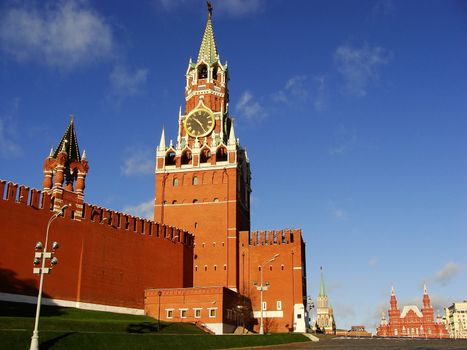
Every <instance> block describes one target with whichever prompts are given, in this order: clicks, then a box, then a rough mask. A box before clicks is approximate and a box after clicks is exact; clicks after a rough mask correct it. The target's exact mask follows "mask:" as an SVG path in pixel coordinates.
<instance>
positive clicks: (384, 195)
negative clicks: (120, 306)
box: [0, 0, 467, 329]
mask: <svg viewBox="0 0 467 350" xmlns="http://www.w3.org/2000/svg"><path fill="white" fill-rule="evenodd" d="M213 3H214V17H213V22H214V32H215V36H216V41H217V46H218V49H219V52H220V56H221V60H222V61H225V60H227V61H228V63H229V69H230V74H231V81H230V96H231V104H230V106H231V111H232V115H233V116H234V117H235V119H236V134H237V136H238V137H239V138H240V141H241V144H242V145H244V146H246V147H247V149H248V152H249V157H250V161H251V168H252V176H253V182H252V186H253V192H252V228H253V229H282V228H291V227H293V228H302V230H303V234H304V238H305V240H306V242H307V264H308V278H309V282H308V293H309V294H310V295H312V296H313V297H314V298H316V295H317V293H318V282H319V276H318V274H319V266H321V265H322V266H323V267H324V272H325V279H326V282H327V291H328V294H329V298H330V301H331V303H332V305H333V307H334V309H335V316H336V321H337V325H338V327H339V328H348V327H350V326H351V325H355V324H364V325H366V326H367V327H368V328H370V329H372V327H374V326H375V324H376V323H377V322H378V321H379V314H380V312H381V310H382V309H383V308H384V309H386V308H387V306H388V302H389V292H390V288H391V285H394V286H395V288H396V293H397V296H398V298H399V300H400V301H401V303H403V302H411V303H417V304H419V305H420V304H421V297H422V292H423V290H422V284H423V281H426V282H427V283H428V288H429V291H430V293H431V296H432V300H433V302H434V304H435V308H436V309H437V308H439V307H440V306H448V305H449V304H450V303H451V302H453V301H459V300H464V299H467V273H466V264H467V261H466V260H467V259H466V247H467V238H466V237H467V234H466V233H467V196H466V194H467V193H466V190H467V164H466V160H467V158H466V155H465V150H466V149H467V138H466V132H467V118H466V111H467V97H466V95H467V80H466V78H467V77H466V73H467V72H466V70H467V68H466V67H467V66H466V63H465V62H467V41H466V38H467V4H466V3H465V2H462V1H389V0H387V1H304V0H303V1H294V2H290V1H280V0H271V1H265V0H251V1H246V0H223V1H220V0H218V1H214V2H213ZM205 21H206V9H205V2H204V1H195V0H172V1H168V0H154V1H138V2H136V3H134V4H131V5H130V4H129V3H128V2H126V1H112V2H88V1H78V0H76V1H71V0H66V1H59V2H52V1H36V2H33V1H2V3H1V4H0V158H1V164H2V166H1V172H0V177H1V178H3V179H7V180H11V181H14V182H17V183H20V184H27V185H29V186H31V187H36V188H40V187H41V183H42V164H43V160H44V158H45V157H46V156H47V155H48V153H49V150H50V147H52V146H54V147H56V145H57V143H58V141H59V139H60V138H61V136H62V134H63V132H64V130H65V128H66V126H67V124H68V121H69V115H70V113H74V114H75V125H76V129H77V133H78V140H79V144H80V148H81V150H83V149H85V150H86V154H87V157H88V160H89V163H90V172H89V175H88V178H87V188H86V193H85V198H86V201H87V202H89V203H93V204H99V205H102V206H104V207H108V208H112V209H116V210H124V211H130V212H132V213H136V214H139V215H148V213H150V212H151V209H152V207H151V201H152V199H153V195H154V177H153V174H152V173H153V168H154V159H153V156H154V150H155V147H156V145H157V144H158V141H159V138H160V132H161V128H162V126H165V128H166V135H167V137H168V138H173V139H175V138H176V132H177V129H176V128H177V117H178V108H179V106H180V105H181V104H183V102H184V100H183V91H184V84H185V78H184V74H185V71H186V68H187V64H188V60H189V58H190V56H191V57H194V58H196V56H197V53H198V49H199V44H200V42H201V37H202V33H203V29H204V25H205Z"/></svg>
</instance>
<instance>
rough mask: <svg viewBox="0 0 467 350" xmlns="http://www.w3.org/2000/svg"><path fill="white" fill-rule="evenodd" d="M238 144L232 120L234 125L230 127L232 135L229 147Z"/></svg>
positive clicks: (230, 135)
mask: <svg viewBox="0 0 467 350" xmlns="http://www.w3.org/2000/svg"><path fill="white" fill-rule="evenodd" d="M236 143H237V140H236V138H235V130H234V123H233V120H232V125H231V126H230V133H229V141H228V145H231V146H233V145H235V144H236Z"/></svg>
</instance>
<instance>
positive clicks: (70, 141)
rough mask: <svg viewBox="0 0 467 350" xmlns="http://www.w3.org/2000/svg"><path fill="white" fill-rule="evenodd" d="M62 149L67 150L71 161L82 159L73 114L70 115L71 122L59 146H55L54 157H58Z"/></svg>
mask: <svg viewBox="0 0 467 350" xmlns="http://www.w3.org/2000/svg"><path fill="white" fill-rule="evenodd" d="M62 151H65V152H66V154H67V155H68V160H69V161H70V162H73V161H78V162H79V161H81V153H80V152H79V147H78V138H77V137H76V132H75V125H74V116H73V114H71V115H70V123H69V124H68V127H67V128H66V130H65V134H64V135H63V136H62V138H61V140H60V142H59V144H58V146H57V148H55V152H54V154H53V158H57V156H58V154H59V153H60V152H62Z"/></svg>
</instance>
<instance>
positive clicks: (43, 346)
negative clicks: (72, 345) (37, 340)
mask: <svg viewBox="0 0 467 350" xmlns="http://www.w3.org/2000/svg"><path fill="white" fill-rule="evenodd" d="M75 333H76V332H68V333H65V334H62V335H59V336H58V337H55V338H52V339H49V340H47V341H45V342H43V343H41V344H40V345H39V349H40V350H44V349H50V348H52V347H53V346H54V345H55V344H56V343H57V342H58V341H59V340H61V339H63V338H66V337H68V336H70V335H72V334H75Z"/></svg>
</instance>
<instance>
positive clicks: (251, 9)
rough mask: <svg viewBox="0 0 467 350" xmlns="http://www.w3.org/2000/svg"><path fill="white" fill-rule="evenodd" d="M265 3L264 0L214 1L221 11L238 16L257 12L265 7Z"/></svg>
mask: <svg viewBox="0 0 467 350" xmlns="http://www.w3.org/2000/svg"><path fill="white" fill-rule="evenodd" d="M263 5H264V1H263V0H222V1H219V2H215V3H214V6H217V8H218V10H219V12H220V13H226V14H229V15H231V16H236V17H239V16H244V15H248V14H251V13H256V12H258V11H260V10H261V9H262V8H263ZM214 11H215V10H214Z"/></svg>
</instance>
